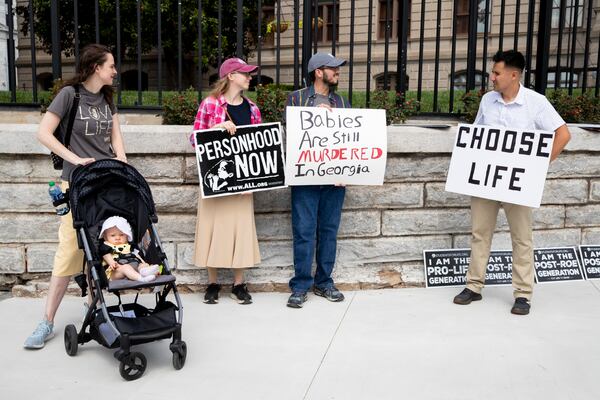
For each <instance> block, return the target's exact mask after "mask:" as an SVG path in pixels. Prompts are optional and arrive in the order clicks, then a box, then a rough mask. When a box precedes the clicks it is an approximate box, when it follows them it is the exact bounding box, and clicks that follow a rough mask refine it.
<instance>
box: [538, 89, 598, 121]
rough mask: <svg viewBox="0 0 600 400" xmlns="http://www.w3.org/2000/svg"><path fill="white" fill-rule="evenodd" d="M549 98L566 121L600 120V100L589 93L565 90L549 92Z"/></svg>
mask: <svg viewBox="0 0 600 400" xmlns="http://www.w3.org/2000/svg"><path fill="white" fill-rule="evenodd" d="M548 100H549V101H550V103H552V105H553V106H554V108H555V109H556V111H558V113H559V114H560V116H561V117H562V118H563V119H564V120H565V122H574V123H578V122H579V123H580V122H590V123H598V122H600V100H599V99H598V98H596V97H593V96H591V95H590V94H589V93H586V94H581V95H579V96H573V95H569V93H568V92H567V91H565V90H554V91H552V92H550V93H548Z"/></svg>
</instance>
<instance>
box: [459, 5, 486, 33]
mask: <svg viewBox="0 0 600 400" xmlns="http://www.w3.org/2000/svg"><path fill="white" fill-rule="evenodd" d="M486 2H488V6H489V9H488V13H489V15H488V32H489V31H490V29H491V23H492V16H491V13H492V0H478V1H477V32H478V33H480V32H485V10H486V7H485V6H486ZM454 14H455V16H456V33H457V34H459V35H467V34H469V0H459V2H458V7H457V8H456V10H455V13H454Z"/></svg>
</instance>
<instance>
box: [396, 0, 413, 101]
mask: <svg viewBox="0 0 600 400" xmlns="http://www.w3.org/2000/svg"><path fill="white" fill-rule="evenodd" d="M408 6H409V2H408V1H403V2H402V3H401V7H402V8H401V9H400V26H399V27H398V29H399V32H398V33H399V34H400V35H399V36H400V37H399V38H398V65H397V67H396V92H399V93H402V98H403V99H404V97H405V94H406V85H407V82H406V62H407V54H406V51H407V44H408V28H409V26H408V15H409V13H410V10H409V8H408ZM399 100H400V99H399Z"/></svg>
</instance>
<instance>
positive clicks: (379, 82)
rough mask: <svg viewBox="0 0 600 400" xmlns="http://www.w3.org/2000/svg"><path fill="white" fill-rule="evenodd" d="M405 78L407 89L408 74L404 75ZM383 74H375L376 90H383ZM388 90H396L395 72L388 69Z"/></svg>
mask: <svg viewBox="0 0 600 400" xmlns="http://www.w3.org/2000/svg"><path fill="white" fill-rule="evenodd" d="M405 79H406V90H408V82H409V79H408V75H406V77H405ZM384 83H385V76H384V74H379V75H376V76H375V87H376V90H384V87H383V86H384ZM388 90H396V73H395V72H393V71H388Z"/></svg>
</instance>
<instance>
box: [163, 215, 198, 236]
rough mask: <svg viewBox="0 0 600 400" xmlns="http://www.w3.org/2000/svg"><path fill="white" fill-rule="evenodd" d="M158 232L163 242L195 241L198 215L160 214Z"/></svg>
mask: <svg viewBox="0 0 600 400" xmlns="http://www.w3.org/2000/svg"><path fill="white" fill-rule="evenodd" d="M156 230H157V231H158V235H159V236H160V239H161V241H166V242H168V241H193V240H194V235H195V234H196V215H195V214H165V213H163V214H160V215H159V216H158V224H156Z"/></svg>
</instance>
